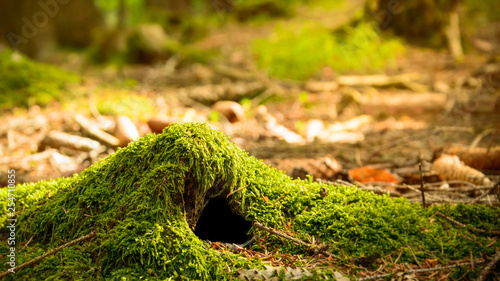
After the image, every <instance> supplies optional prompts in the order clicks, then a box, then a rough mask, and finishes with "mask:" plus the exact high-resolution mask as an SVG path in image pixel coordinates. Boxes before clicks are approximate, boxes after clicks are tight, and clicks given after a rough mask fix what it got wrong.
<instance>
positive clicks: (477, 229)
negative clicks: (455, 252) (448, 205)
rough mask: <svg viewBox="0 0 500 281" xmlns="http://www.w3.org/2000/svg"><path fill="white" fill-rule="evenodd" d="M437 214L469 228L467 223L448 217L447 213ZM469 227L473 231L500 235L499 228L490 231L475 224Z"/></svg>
mask: <svg viewBox="0 0 500 281" xmlns="http://www.w3.org/2000/svg"><path fill="white" fill-rule="evenodd" d="M436 215H438V216H440V217H442V218H445V219H447V220H448V221H450V222H451V223H453V224H455V225H457V226H460V227H463V228H468V227H467V225H465V224H463V223H461V222H458V221H456V220H454V219H452V218H450V217H448V216H447V215H445V214H443V213H441V212H437V213H436ZM469 229H470V230H472V231H475V232H479V233H486V234H488V233H491V234H493V235H500V231H497V230H489V231H487V230H484V229H479V228H475V227H473V226H471V227H469Z"/></svg>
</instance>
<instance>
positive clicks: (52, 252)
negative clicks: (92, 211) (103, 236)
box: [0, 231, 95, 278]
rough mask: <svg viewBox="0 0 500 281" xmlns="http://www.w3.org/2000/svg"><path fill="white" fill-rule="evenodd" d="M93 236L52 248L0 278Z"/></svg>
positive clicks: (0, 276)
mask: <svg viewBox="0 0 500 281" xmlns="http://www.w3.org/2000/svg"><path fill="white" fill-rule="evenodd" d="M94 236H95V232H93V231H92V232H90V233H89V234H87V235H85V236H82V237H80V238H77V239H75V240H73V241H70V242H68V243H66V244H64V245H62V246H59V247H57V248H54V249H52V250H50V251H48V252H47V253H45V254H43V255H41V256H38V257H36V258H34V259H32V260H30V261H27V262H25V263H23V264H21V265H19V266H17V267H15V268H14V270H13V271H8V270H7V271H4V272H2V273H1V274H0V278H3V277H5V276H7V275H9V274H11V273H15V272H16V271H19V270H21V269H23V268H25V267H27V266H28V265H31V264H34V263H36V262H38V261H40V260H43V259H44V258H46V257H48V256H50V255H53V254H55V253H57V252H59V251H60V250H62V249H64V248H66V247H70V246H73V245H75V244H77V243H79V242H81V241H84V240H87V239H89V238H92V237H94Z"/></svg>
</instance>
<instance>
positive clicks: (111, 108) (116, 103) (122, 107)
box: [94, 89, 156, 120]
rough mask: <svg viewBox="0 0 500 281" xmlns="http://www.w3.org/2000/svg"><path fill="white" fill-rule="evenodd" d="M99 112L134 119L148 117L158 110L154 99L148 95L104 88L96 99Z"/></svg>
mask: <svg viewBox="0 0 500 281" xmlns="http://www.w3.org/2000/svg"><path fill="white" fill-rule="evenodd" d="M94 102H95V106H96V108H97V110H98V111H99V113H101V114H103V115H115V116H117V115H126V116H128V117H130V118H132V119H140V120H143V119H147V118H149V117H151V114H152V113H154V112H156V109H155V107H154V101H153V100H152V99H151V98H149V97H146V96H140V95H136V94H133V93H131V92H129V91H127V90H121V91H116V90H114V91H110V90H106V89H104V90H102V92H101V93H99V95H98V96H97V97H96V98H95V100H94Z"/></svg>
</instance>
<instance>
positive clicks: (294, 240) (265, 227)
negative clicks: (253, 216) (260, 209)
mask: <svg viewBox="0 0 500 281" xmlns="http://www.w3.org/2000/svg"><path fill="white" fill-rule="evenodd" d="M254 225H255V226H256V227H257V228H259V229H262V230H264V231H267V232H269V233H272V234H274V235H276V236H279V237H282V238H285V239H288V240H290V241H292V242H294V243H297V244H299V245H302V246H305V247H308V248H311V249H314V250H318V251H319V252H322V253H325V254H327V255H329V256H331V257H332V258H335V259H340V258H339V257H337V256H336V255H334V254H332V253H329V252H327V251H326V250H324V248H323V247H318V246H316V245H313V244H309V243H306V242H304V241H302V240H299V239H297V238H295V237H292V236H290V235H287V234H284V233H282V232H280V231H277V230H275V229H273V228H270V227H267V226H265V225H262V224H260V223H258V222H255V223H254Z"/></svg>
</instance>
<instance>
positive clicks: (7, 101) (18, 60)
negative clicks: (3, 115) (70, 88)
mask: <svg viewBox="0 0 500 281" xmlns="http://www.w3.org/2000/svg"><path fill="white" fill-rule="evenodd" d="M0 77H2V79H0V92H1V93H2V94H1V95H0V109H5V108H12V107H17V106H24V107H26V106H30V105H34V104H39V105H46V104H47V103H49V102H51V101H53V100H60V99H61V98H62V97H63V96H64V95H66V93H65V88H66V86H67V85H68V83H77V82H78V81H79V77H78V76H77V75H75V74H71V73H67V72H65V71H63V70H61V69H59V68H57V67H55V66H51V65H47V64H43V63H38V62H34V61H32V60H30V59H29V58H27V57H25V56H24V55H22V54H20V53H18V52H14V51H12V50H10V49H4V50H0Z"/></svg>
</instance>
